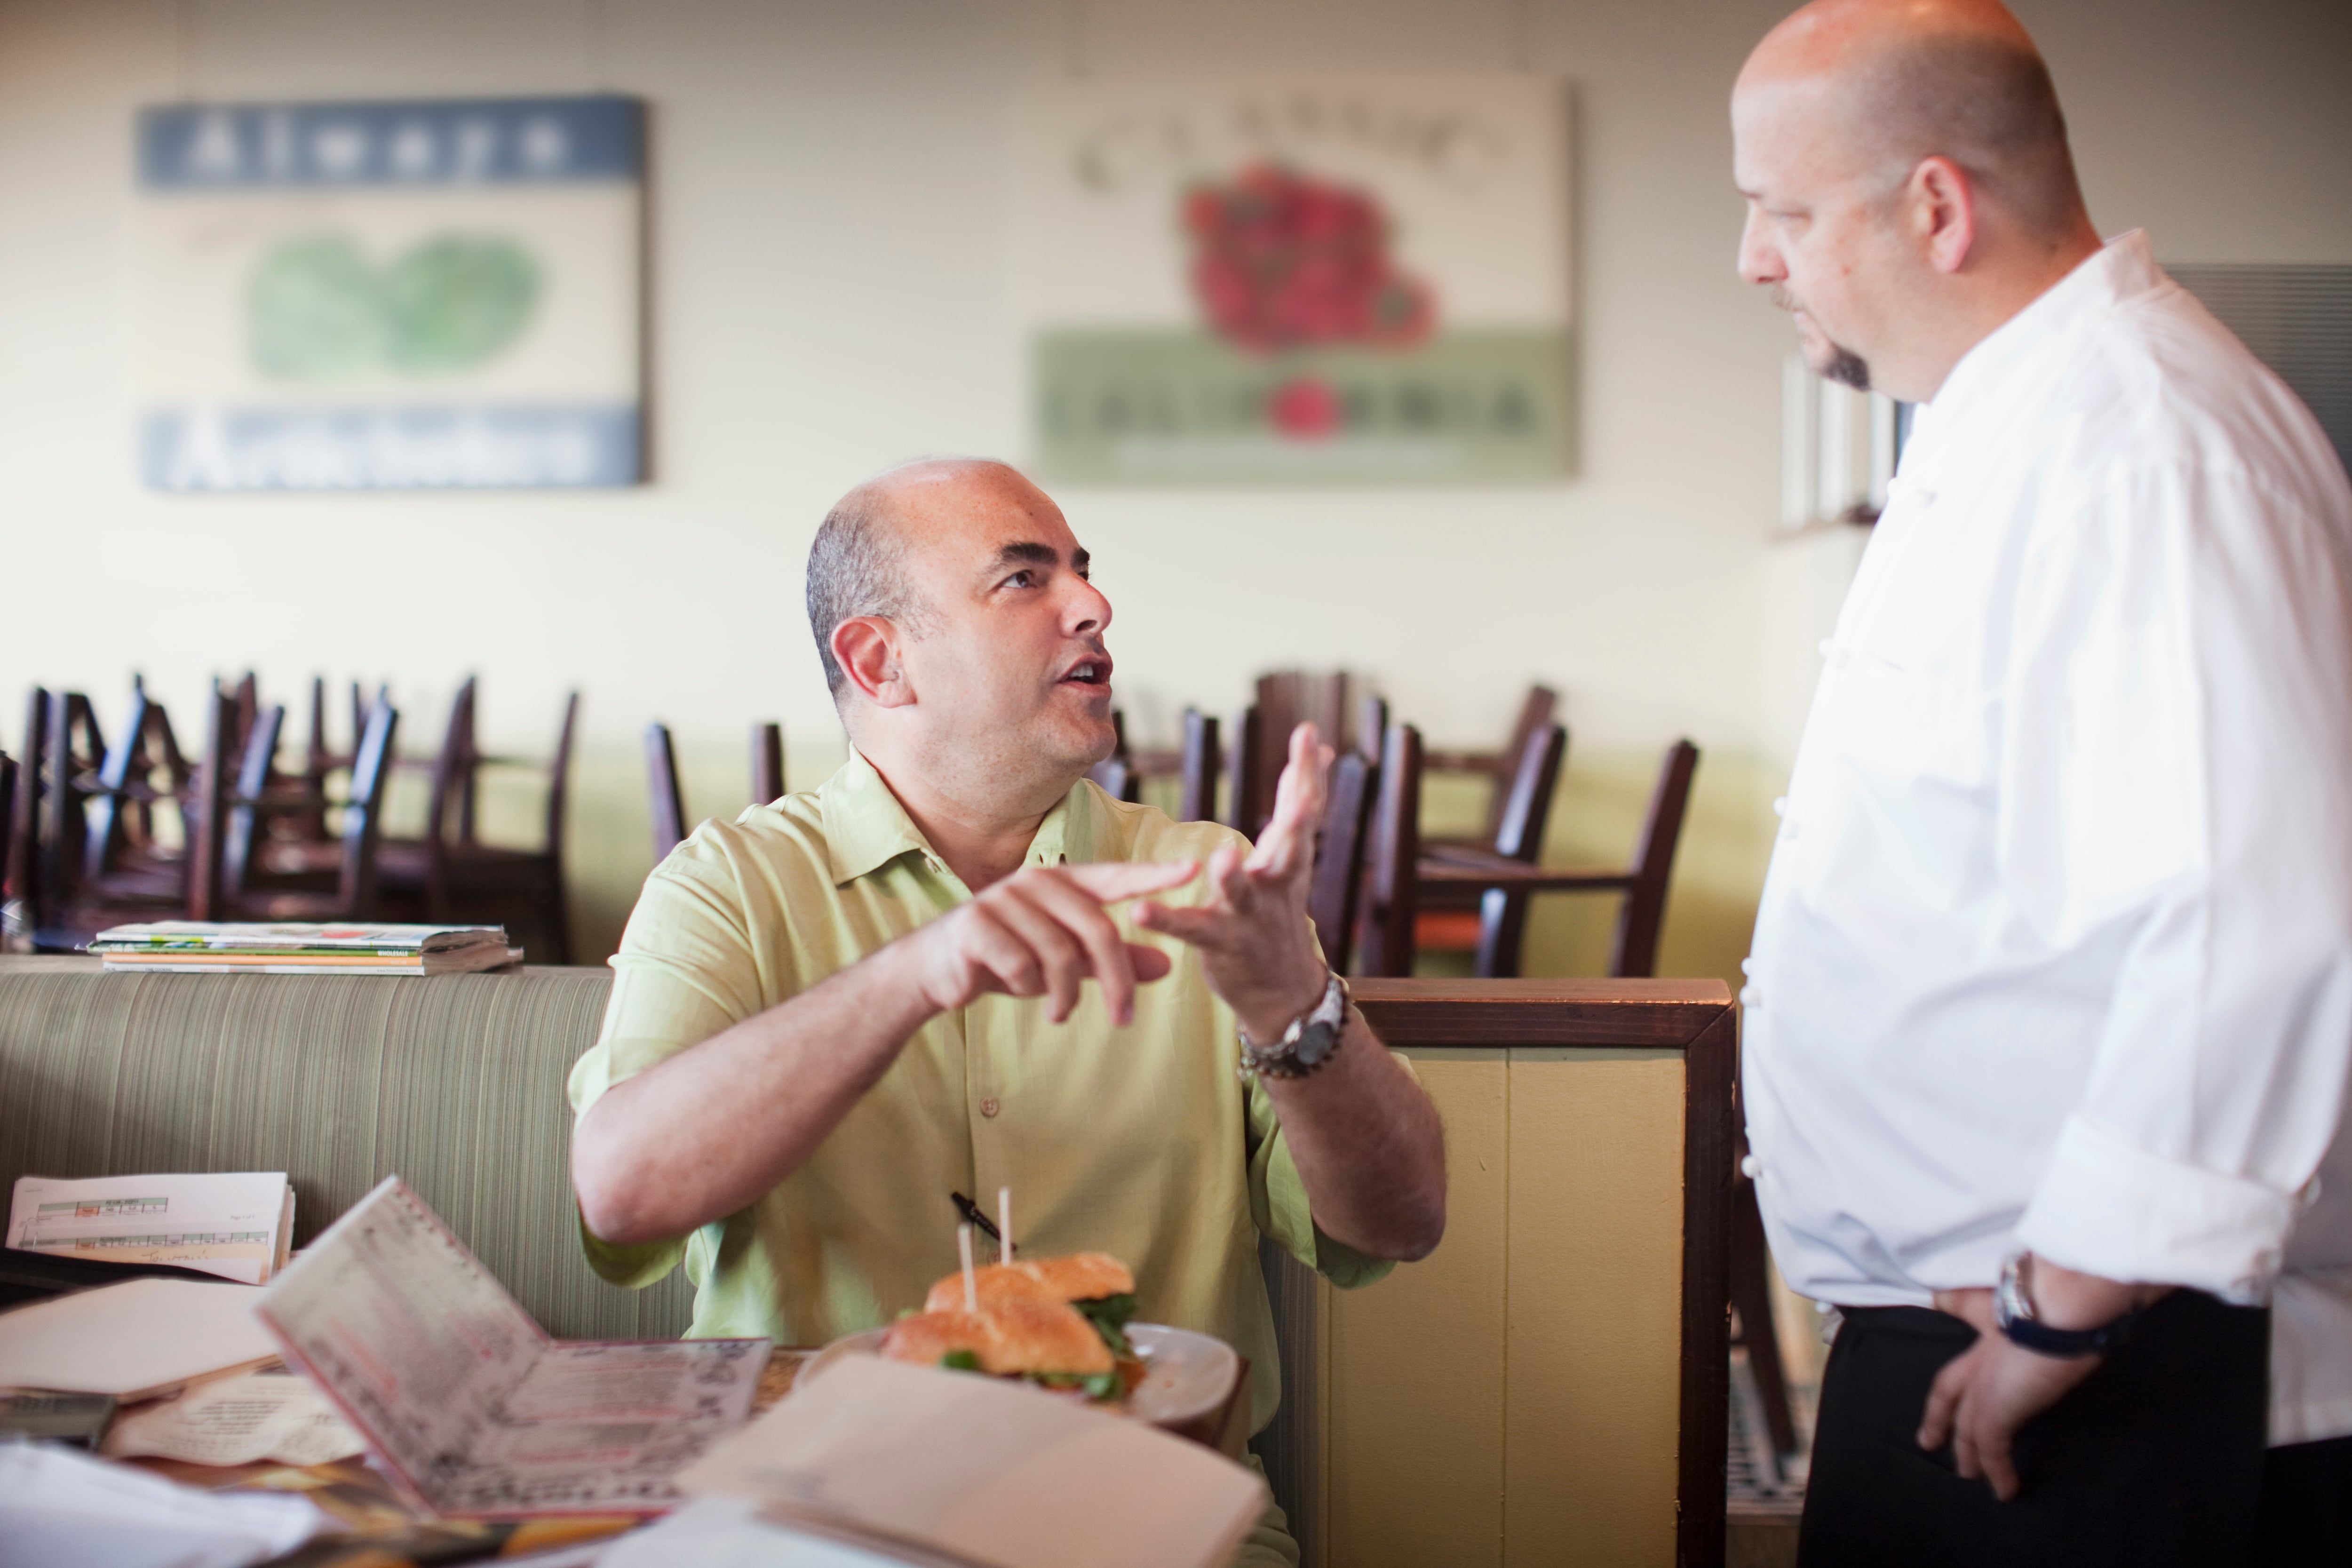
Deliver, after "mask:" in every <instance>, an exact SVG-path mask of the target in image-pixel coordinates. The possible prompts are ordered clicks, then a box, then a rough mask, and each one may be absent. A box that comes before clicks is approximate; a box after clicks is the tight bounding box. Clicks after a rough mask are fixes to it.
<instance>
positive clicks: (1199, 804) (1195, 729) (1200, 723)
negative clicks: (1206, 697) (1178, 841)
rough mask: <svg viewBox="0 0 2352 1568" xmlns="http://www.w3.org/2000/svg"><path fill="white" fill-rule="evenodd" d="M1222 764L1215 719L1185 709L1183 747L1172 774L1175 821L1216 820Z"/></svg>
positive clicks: (1196, 710)
mask: <svg viewBox="0 0 2352 1568" xmlns="http://www.w3.org/2000/svg"><path fill="white" fill-rule="evenodd" d="M1222 763H1223V759H1222V756H1221V754H1220V752H1219V750H1218V746H1217V720H1216V716H1215V715H1214V714H1211V713H1203V712H1202V711H1201V710H1199V709H1197V708H1187V709H1185V710H1184V745H1183V749H1182V751H1181V754H1180V757H1179V760H1178V763H1177V770H1176V779H1177V785H1176V820H1178V821H1179V822H1214V821H1215V820H1216V819H1217V774H1218V773H1219V772H1220V771H1221V769H1222Z"/></svg>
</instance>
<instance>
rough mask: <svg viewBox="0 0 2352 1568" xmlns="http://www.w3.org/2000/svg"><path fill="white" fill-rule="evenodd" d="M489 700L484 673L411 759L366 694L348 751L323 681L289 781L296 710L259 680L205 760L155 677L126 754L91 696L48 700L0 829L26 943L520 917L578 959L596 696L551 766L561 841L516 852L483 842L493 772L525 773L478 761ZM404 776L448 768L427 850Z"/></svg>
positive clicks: (39, 695)
mask: <svg viewBox="0 0 2352 1568" xmlns="http://www.w3.org/2000/svg"><path fill="white" fill-rule="evenodd" d="M475 692H476V686H475V682H474V681H473V680H471V679H468V680H467V682H466V684H465V686H464V687H463V688H462V689H460V691H459V693H458V696H457V701H456V703H455V704H453V711H452V715H451V721H450V727H449V731H448V734H447V738H446V741H445V743H444V746H443V748H442V751H441V752H440V754H439V755H437V756H436V757H435V758H434V759H432V760H431V761H430V762H427V763H422V764H419V763H404V761H403V759H401V758H400V757H399V756H398V755H397V753H396V752H395V751H394V741H395V739H396V736H397V733H398V726H399V718H400V716H399V713H398V712H397V710H394V708H393V706H392V703H391V701H390V700H389V697H388V695H387V694H386V693H385V692H384V691H383V690H382V689H379V690H378V691H377V692H376V694H375V695H374V697H373V699H370V698H368V697H366V696H365V695H364V693H363V692H362V689H361V688H360V687H359V686H358V685H356V684H354V685H353V687H352V739H351V746H350V749H349V750H348V751H340V750H337V749H336V748H334V747H333V746H331V744H330V743H329V741H328V737H327V734H326V716H327V712H326V710H327V703H326V694H325V683H324V682H323V681H320V680H314V681H313V682H312V683H311V688H310V735H309V738H308V742H307V744H306V746H305V748H304V751H303V753H302V759H301V763H300V765H299V768H296V769H294V770H292V771H290V772H289V771H281V769H280V767H279V765H278V764H279V753H280V751H281V745H282V742H283V739H284V735H283V731H284V729H285V722H286V710H285V708H284V706H283V705H282V704H267V703H264V702H263V701H262V700H260V696H259V693H258V686H257V681H256V680H255V679H254V677H252V676H251V675H247V676H246V677H245V678H244V679H241V680H238V681H237V682H236V683H235V684H234V685H232V686H229V687H226V688H224V687H222V686H221V685H220V684H219V683H217V682H215V685H214V688H213V692H212V696H211V698H210V699H209V700H208V702H207V703H206V711H205V722H204V732H205V743H204V749H203V752H202V753H201V754H200V756H198V757H197V758H196V759H194V760H193V761H192V760H190V759H189V758H187V757H186V756H185V755H184V753H183V752H182V751H181V748H180V743H179V741H178V738H177V736H176V734H175V733H174V731H173V727H172V724H171V721H170V719H169V718H168V717H167V716H166V715H165V713H164V712H163V708H162V706H161V705H160V704H159V703H157V702H155V701H154V700H152V698H151V697H150V696H149V695H148V693H147V690H146V688H145V685H144V683H143V682H142V681H139V680H137V679H134V680H133V683H132V688H131V702H130V705H129V707H128V709H127V710H125V714H124V718H123V722H122V726H121V729H120V730H119V731H117V734H116V738H115V742H114V743H113V744H112V745H108V744H107V743H106V741H105V738H104V735H103V733H102V732H101V731H100V726H99V722H98V717H97V713H96V710H94V708H93V707H92V705H91V704H90V702H89V700H88V699H87V698H86V697H84V696H83V695H81V694H80V693H78V692H69V691H67V692H51V691H47V690H44V689H35V690H34V692H33V695H32V700H31V703H30V704H29V707H28V711H27V717H26V729H25V741H24V751H25V755H24V757H23V758H22V759H21V761H20V762H19V763H18V765H17V766H16V768H15V769H14V770H13V773H14V779H13V782H12V788H11V791H10V794H11V798H10V799H9V801H8V802H7V804H6V806H5V817H6V822H5V827H6V831H5V833H0V839H5V845H6V849H5V859H0V866H5V898H6V900H7V902H6V908H7V913H8V932H9V937H10V941H11V944H12V945H14V946H17V947H20V948H31V949H33V950H35V951H47V952H71V951H73V950H75V949H77V948H79V946H81V945H82V944H83V943H84V942H88V941H89V938H90V937H91V936H92V935H94V934H95V933H96V932H97V931H100V930H103V929H105V928H106V927H108V926H110V925H117V924H121V923H124V922H126V921H152V920H169V919H176V918H182V917H184V918H188V919H193V920H210V921H236V920H314V921H347V920H371V919H376V920H381V919H394V920H420V921H433V922H435V923H447V924H467V923H474V922H481V923H485V924H488V923H509V924H513V923H520V924H521V925H522V926H524V927H525V928H526V929H527V930H528V931H529V933H530V934H529V938H528V946H529V948H530V953H531V956H532V957H533V958H535V959H539V960H541V961H542V962H545V961H553V962H558V963H562V962H565V961H567V960H568V959H569V956H570V944H569V942H568V938H567V933H566V931H565V921H564V916H563V910H564V890H563V879H562V818H563V811H564V782H565V775H566V773H567V770H568V765H569V760H570V755H571V751H572V732H573V729H574V725H575V722H576V719H577V714H578V708H579V697H578V695H577V693H574V694H572V695H571V696H570V697H569V698H567V700H566V701H565V705H564V710H563V715H562V727H561V730H560V732H559V738H558V741H557V745H556V752H555V755H554V758H553V760H552V762H551V763H549V764H546V771H547V774H548V779H549V788H548V804H547V840H546V846H545V847H544V848H543V849H532V850H516V849H508V848H504V847H493V846H490V845H487V844H483V843H481V842H480V841H479V839H478V837H477V835H476V834H475V831H474V804H475V788H476V779H477V775H478V772H479V770H480V769H482V768H484V767H488V766H503V765H512V764H510V763H509V762H508V761H507V760H506V759H502V758H496V757H488V756H484V755H482V754H481V753H480V752H478V750H477V749H476V747H475V745H474V705H475ZM404 765H406V766H421V767H423V768H425V769H426V770H428V771H429V772H430V773H431V775H432V796H431V799H430V801H429V803H428V812H427V816H428V832H427V834H426V835H425V837H424V838H422V839H419V840H412V841H402V840H394V839H390V838H388V837H386V836H385V834H384V821H383V817H384V808H385V802H386V797H387V795H388V792H389V786H390V784H391V780H392V776H393V773H394V771H395V770H396V769H397V768H399V767H401V766H404ZM337 781H342V784H341V788H340V789H338V788H337V787H336V784H337ZM159 817H163V818H172V817H176V819H177V823H178V826H179V832H178V834H177V835H176V836H171V835H166V834H160V833H158V831H157V822H158V819H159Z"/></svg>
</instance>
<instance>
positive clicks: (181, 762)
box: [73, 675, 194, 900]
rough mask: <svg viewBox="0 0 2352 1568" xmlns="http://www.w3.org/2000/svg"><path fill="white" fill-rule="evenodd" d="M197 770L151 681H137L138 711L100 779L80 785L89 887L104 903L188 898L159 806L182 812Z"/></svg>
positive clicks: (128, 718) (134, 705)
mask: <svg viewBox="0 0 2352 1568" xmlns="http://www.w3.org/2000/svg"><path fill="white" fill-rule="evenodd" d="M193 772H194V770H193V769H192V768H191V767H190V765H189V763H188V762H187V760H186V759H185V758H184V757H183V756H182V755H181V754H180V746H179V741H178V738H177V737H176V736H174V735H173V731H172V721H171V718H170V716H169V715H167V714H166V713H165V712H164V711H163V705H162V704H161V703H158V702H155V701H152V700H150V699H149V697H148V695H147V685H146V682H145V681H144V680H143V679H141V678H139V677H138V676H135V675H134V676H132V677H131V704H130V708H129V710H127V711H126V712H125V714H124V716H123V721H122V727H121V729H120V730H118V731H116V732H115V741H114V744H113V745H111V746H110V747H108V748H107V752H106V757H105V760H104V761H103V762H102V763H100V765H99V768H98V771H97V773H96V774H95V776H89V775H84V776H82V777H78V778H77V779H75V780H74V781H73V787H74V789H75V790H76V791H77V792H79V793H80V794H82V795H85V796H86V797H87V799H88V804H87V805H85V806H84V808H83V813H84V833H83V843H82V865H81V873H80V879H81V882H82V885H83V886H85V887H87V888H89V889H93V890H94V891H95V892H96V893H97V895H98V897H99V898H100V899H101V900H105V899H131V900H139V899H155V898H163V899H173V900H178V899H183V898H184V896H185V893H186V887H187V876H186V868H184V866H183V865H182V864H181V857H180V855H179V854H178V852H177V851H175V850H166V849H165V848H164V847H163V846H162V845H161V844H160V843H158V842H157V839H156V837H155V818H154V812H155V807H156V806H157V805H164V804H166V803H169V804H170V805H173V807H176V806H177V805H178V803H179V801H180V798H181V797H182V796H183V795H184V794H185V793H186V791H187V788H188V784H189V780H190V778H191V776H192V774H193Z"/></svg>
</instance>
